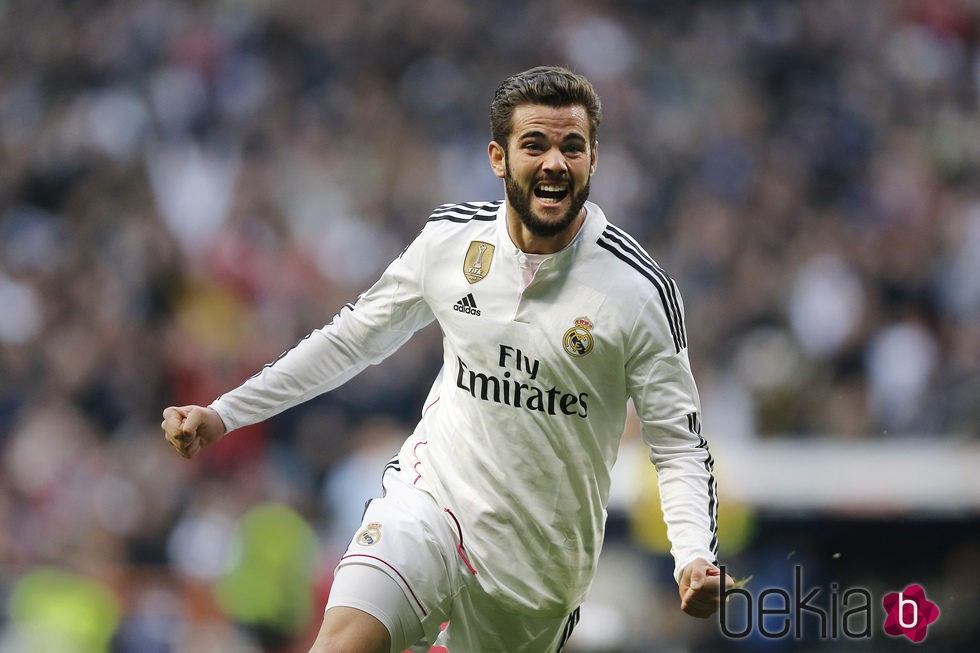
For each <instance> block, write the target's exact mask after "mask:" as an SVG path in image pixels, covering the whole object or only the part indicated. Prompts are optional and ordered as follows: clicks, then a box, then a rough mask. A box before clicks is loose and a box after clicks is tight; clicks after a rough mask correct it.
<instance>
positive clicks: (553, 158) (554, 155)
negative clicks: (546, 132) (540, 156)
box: [543, 147, 568, 174]
mask: <svg viewBox="0 0 980 653" xmlns="http://www.w3.org/2000/svg"><path fill="white" fill-rule="evenodd" d="M543 167H544V169H545V171H547V172H551V173H555V174H564V173H565V172H566V171H567V170H568V163H566V162H565V156H564V155H563V154H562V152H561V149H560V148H557V147H553V148H551V149H550V150H548V152H547V154H545V157H544V163H543Z"/></svg>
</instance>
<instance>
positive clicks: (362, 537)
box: [357, 522, 381, 546]
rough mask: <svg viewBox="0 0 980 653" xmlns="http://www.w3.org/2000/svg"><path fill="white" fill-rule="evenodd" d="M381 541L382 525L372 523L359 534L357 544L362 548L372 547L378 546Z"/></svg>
mask: <svg viewBox="0 0 980 653" xmlns="http://www.w3.org/2000/svg"><path fill="white" fill-rule="evenodd" d="M380 539H381V524H379V523H378V522H371V523H370V524H368V525H367V528H365V529H364V530H363V531H361V532H360V533H358V534H357V543H358V544H360V545H361V546H371V545H372V544H377V543H378V540H380Z"/></svg>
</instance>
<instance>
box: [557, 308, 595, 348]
mask: <svg viewBox="0 0 980 653" xmlns="http://www.w3.org/2000/svg"><path fill="white" fill-rule="evenodd" d="M593 326H594V325H593V324H592V321H591V320H590V319H589V318H587V317H577V318H575V326H573V327H572V328H571V329H569V330H568V331H566V332H565V335H564V337H562V340H561V344H562V347H563V348H564V349H565V353H566V354H568V355H569V356H585V355H586V354H588V353H589V352H590V351H592V348H593V347H594V346H595V339H594V338H593V337H592V328H593Z"/></svg>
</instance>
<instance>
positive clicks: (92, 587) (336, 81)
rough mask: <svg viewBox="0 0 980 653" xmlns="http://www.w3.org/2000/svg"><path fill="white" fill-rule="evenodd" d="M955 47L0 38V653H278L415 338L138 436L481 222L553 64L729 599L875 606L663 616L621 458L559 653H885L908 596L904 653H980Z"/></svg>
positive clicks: (973, 398) (598, 40)
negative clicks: (573, 83)
mask: <svg viewBox="0 0 980 653" xmlns="http://www.w3.org/2000/svg"><path fill="white" fill-rule="evenodd" d="M978 26H980V4H978V3H977V2H975V1H972V0H908V1H906V0H894V1H891V0H869V1H866V2H852V1H850V0H810V1H803V2H789V1H775V0H756V1H730V2H721V1H715V2H709V1H703V2H681V1H676V2H642V1H641V0H617V1H614V2H608V3H589V2H580V1H577V0H565V1H563V2H557V1H550V0H546V1H542V2H516V1H511V0H506V1H495V2H465V3H464V2H455V1H452V0H427V1H426V2H411V1H409V0H376V1H367V0H365V1H354V0H332V1H328V2H317V1H314V0H287V1H283V2H272V1H270V0H237V1H235V0H226V1H224V2H217V1H216V2H206V1H188V2H178V1H174V2H170V1H167V2H165V1H162V0H148V1H145V2H126V1H123V0H110V1H103V2H97V1H82V0H78V1H68V0H65V1H62V2H57V1H54V0H36V1H33V2H30V3H27V2H17V1H13V0H6V1H3V2H0V152H2V154H0V456H2V457H0V465H2V473H0V651H3V652H4V653H12V652H16V653H22V652H34V651H49V650H59V651H72V652H77V653H96V652H102V651H109V650H111V651H115V652H118V653H137V652H138V653H156V652H160V653H165V652H173V653H191V652H197V651H202V652H204V651H207V652H211V651H218V650H221V651H227V652H229V653H231V652H234V653H253V652H257V651H278V652H281V653H291V652H292V651H305V650H306V649H305V647H304V644H305V642H308V641H309V634H310V632H312V629H313V628H315V625H316V622H317V621H318V616H317V613H318V612H319V610H320V609H321V608H322V605H323V601H324V597H325V592H326V590H327V588H328V587H329V580H330V571H331V569H332V566H333V562H334V561H335V560H336V557H337V555H338V553H339V551H340V550H341V548H342V547H343V545H344V540H345V539H346V538H347V537H348V536H349V534H350V532H351V530H352V529H353V528H354V524H356V523H357V521H358V518H359V514H360V506H361V504H362V500H363V497H364V496H370V495H371V494H373V493H374V492H375V491H376V490H377V480H378V477H377V473H378V471H379V470H380V468H381V465H382V463H383V461H384V460H386V459H387V457H388V456H389V454H390V452H392V451H393V449H394V447H395V446H396V445H397V442H398V440H399V439H400V438H402V437H404V435H405V434H406V432H407V430H408V429H409V428H411V425H412V424H413V422H414V420H415V416H416V413H417V411H418V406H419V402H420V400H421V397H422V396H423V394H424V392H425V390H426V388H427V386H428V382H429V379H430V378H431V376H432V375H433V374H434V372H435V370H436V367H437V365H438V361H439V356H438V351H439V346H440V339H439V334H438V333H437V332H436V331H434V330H433V329H431V328H430V329H427V330H426V331H424V332H422V333H420V334H419V335H418V336H417V337H416V338H415V339H414V340H413V341H412V342H411V343H410V345H409V346H407V347H406V348H405V349H404V350H403V351H401V352H399V353H398V354H397V355H395V356H394V357H393V358H392V359H390V360H388V361H387V362H385V363H384V364H383V365H382V366H380V367H376V368H372V369H370V370H368V371H367V372H365V373H364V374H362V375H361V376H360V377H358V378H357V379H356V380H354V381H352V382H351V383H349V384H348V385H347V386H346V387H344V388H343V389H341V390H339V391H337V392H334V393H332V394H331V395H329V396H326V397H323V398H320V399H317V400H315V401H312V402H310V403H309V404H307V405H304V406H303V407H301V408H297V409H295V410H292V411H290V412H288V413H286V414H284V415H283V416H281V417H279V418H276V419H274V420H271V421H269V422H267V423H265V424H263V425H260V426H256V427H252V428H249V429H246V430H244V431H242V432H240V433H238V434H236V435H235V436H234V437H232V438H230V439H229V440H227V441H226V442H224V443H223V444H222V445H221V447H220V448H217V449H216V450H212V451H209V452H206V454H205V455H202V456H201V457H200V458H199V459H196V460H195V461H193V462H190V463H188V462H185V461H183V460H181V459H179V458H178V457H176V456H175V455H173V452H172V451H171V450H170V449H169V447H168V446H166V444H165V443H164V441H163V440H162V438H161V436H160V432H159V426H158V423H159V414H160V410H161V409H162V408H163V407H164V406H166V405H168V404H172V403H177V404H181V403H191V402H198V403H199V402H207V401H208V400H210V398H212V397H213V396H214V395H216V394H217V393H219V392H220V391H222V390H224V389H226V388H228V387H231V386H233V385H235V384H237V383H238V382H239V381H240V380H241V379H242V378H244V377H245V376H247V375H248V374H250V373H251V372H252V371H254V370H255V369H256V368H257V367H258V366H260V365H261V364H263V363H264V362H266V361H268V360H269V359H271V358H272V357H274V356H276V355H277V354H278V353H279V352H280V351H281V350H282V349H284V348H285V347H287V346H288V345H289V344H291V343H292V342H294V341H295V340H296V339H298V338H299V337H300V336H302V335H303V334H305V333H306V332H307V331H308V330H310V329H311V328H313V327H316V326H318V325H320V324H322V323H323V322H325V321H327V320H329V319H330V316H331V315H332V314H333V313H334V312H335V311H336V310H337V309H338V308H339V307H340V306H341V305H342V304H343V303H344V302H346V301H349V300H351V299H352V298H353V297H355V296H356V294H357V293H358V292H359V291H360V290H362V289H364V287H365V286H366V285H367V284H368V283H370V282H371V281H372V280H373V279H374V278H375V277H376V275H377V274H378V273H379V272H380V270H381V269H382V268H383V266H384V265H385V264H386V262H387V261H388V260H389V259H390V258H391V257H393V256H394V255H396V254H397V252H398V251H399V250H400V249H401V247H403V246H404V244H405V243H406V242H408V241H409V239H411V238H412V237H413V236H414V234H415V233H416V232H417V230H418V229H419V227H420V225H421V223H422V221H423V220H424V219H425V217H426V216H427V215H428V212H429V211H430V210H431V209H432V208H433V207H434V206H436V205H438V204H440V203H443V202H447V201H457V200H458V201H465V200H472V199H487V198H496V197H500V196H502V191H501V189H500V186H499V182H498V181H497V180H496V179H494V178H493V177H492V175H491V174H490V172H489V170H488V167H487V164H486V157H485V148H486V142H487V140H488V126H487V118H486V112H487V111H486V110H487V105H488V102H489V97H490V94H491V93H492V90H493V89H494V88H495V86H496V84H497V83H498V82H499V81H500V80H501V79H502V78H503V77H505V76H506V75H508V74H511V73H513V72H515V71H517V70H521V69H524V68H527V67H530V66H532V65H537V64H541V63H559V64H564V65H567V66H569V67H571V68H573V69H575V70H577V71H579V72H582V73H585V74H586V75H588V76H589V77H590V78H591V79H592V80H593V81H594V83H595V85H596V87H597V89H598V91H599V92H600V94H601V95H602V98H603V100H604V105H605V119H604V123H603V125H602V129H601V132H600V134H601V135H600V141H601V146H600V152H601V157H600V164H599V167H598V172H597V176H596V178H595V181H594V190H593V198H594V199H595V200H596V201H597V202H599V203H600V204H601V205H602V206H603V207H604V209H605V211H606V213H607V214H608V215H610V216H611V218H612V219H613V221H615V222H617V223H618V224H619V225H621V226H622V227H624V228H627V229H628V230H630V231H632V232H633V233H634V234H636V235H637V237H638V238H639V239H640V240H641V241H642V242H643V243H644V244H645V245H646V247H647V248H648V250H649V251H650V252H651V253H652V254H653V256H654V257H655V258H657V259H658V260H659V262H660V263H661V264H662V265H663V266H664V267H665V268H666V269H667V270H668V271H669V272H670V273H671V275H672V276H674V277H675V278H676V279H677V281H678V283H679V285H680V287H681V288H682V290H683V292H684V293H685V299H686V304H687V323H688V325H689V337H690V344H691V350H692V357H693V365H694V368H695V373H696V375H697V377H698V379H699V384H700V388H701V391H702V395H703V401H704V412H705V420H704V423H705V433H706V435H707V437H708V438H709V440H710V441H711V443H712V449H713V452H714V454H715V457H716V459H717V460H718V464H717V468H716V471H717V473H718V477H719V484H720V487H721V497H722V511H723V512H722V525H721V527H722V558H723V560H724V561H725V562H727V563H728V564H729V565H730V567H731V571H732V573H733V574H734V575H736V576H737V577H739V578H743V577H748V576H751V579H750V580H749V583H748V585H747V587H748V589H750V590H754V591H756V592H758V591H760V590H762V589H764V588H767V587H784V588H788V587H790V586H791V583H792V579H793V569H794V567H795V566H797V565H798V566H799V567H800V568H801V570H802V573H803V577H804V585H805V586H806V587H805V588H806V589H808V588H811V587H819V588H823V593H822V594H821V597H820V598H819V599H817V600H816V601H815V603H817V604H819V605H822V606H827V605H828V602H829V593H830V591H831V589H830V588H831V587H832V583H836V584H837V585H836V587H840V588H843V589H846V588H851V587H863V588H867V589H868V590H869V591H871V592H872V594H873V596H874V600H875V602H876V603H875V605H873V606H872V608H873V610H874V623H873V624H871V628H872V630H873V632H874V636H873V637H872V638H871V639H870V640H863V641H858V642H850V641H848V640H846V639H844V638H839V639H838V640H836V641H821V640H820V638H819V633H818V632H817V631H818V630H819V623H818V622H817V621H816V620H814V619H807V618H804V620H803V622H802V623H801V624H800V626H801V628H802V636H801V638H800V640H796V639H794V638H792V637H789V638H784V639H781V640H772V641H771V640H767V639H766V638H765V637H762V636H760V635H758V633H756V634H753V635H750V636H748V637H745V638H744V639H738V640H732V639H727V638H725V637H724V636H723V635H722V634H721V633H720V631H719V626H718V623H717V621H713V622H706V623H702V622H696V621H694V620H691V619H687V618H685V617H683V616H681V615H680V614H679V612H678V610H677V607H676V604H677V601H676V590H675V589H674V587H673V584H672V581H670V579H669V577H668V576H669V571H668V569H669V562H667V561H666V558H665V556H664V550H663V544H662V533H661V532H660V531H659V529H658V526H657V522H658V520H659V514H658V513H657V510H656V508H655V501H656V496H655V488H654V487H652V484H651V482H650V476H651V475H650V474H649V473H647V474H646V476H645V477H644V476H643V475H642V473H643V472H644V471H647V472H648V470H647V469H646V468H645V465H646V463H645V461H644V460H643V453H642V451H641V450H640V449H639V448H638V447H637V446H636V439H635V434H633V433H628V434H627V438H626V440H625V442H624V448H623V455H622V456H621V464H620V465H619V467H618V469H617V483H616V487H615V493H614V501H613V505H612V506H611V510H610V537H609V541H608V544H607V548H606V553H605V554H604V557H603V561H602V567H601V569H600V574H599V577H598V579H597V582H596V587H595V591H594V592H593V598H592V600H590V602H589V604H587V605H586V606H585V608H584V610H583V621H582V623H581V625H580V628H579V631H578V633H577V635H576V638H575V641H574V650H575V651H592V652H597V651H622V652H631V653H632V652H639V651H651V650H658V651H678V652H680V651H689V650H690V651H694V650H697V651H715V650H717V651H742V650H772V651H786V650H793V651H810V650H814V651H818V650H831V651H851V650H853V651H896V650H906V649H910V648H911V645H909V644H908V643H907V642H906V641H905V640H904V639H892V638H890V637H887V636H886V635H884V634H883V632H882V629H881V622H882V621H883V619H884V614H883V610H882V608H881V606H880V600H881V597H882V596H883V595H884V593H886V592H889V591H897V590H901V589H903V588H904V587H905V586H906V585H908V584H909V583H911V582H913V581H915V582H919V583H921V584H922V585H923V586H924V587H925V589H926V592H927V595H928V596H929V598H930V599H932V600H934V601H936V602H937V603H938V604H939V606H940V609H941V616H940V619H939V621H938V622H937V623H936V624H935V625H933V626H932V627H931V628H930V630H929V635H928V639H927V640H926V642H925V643H924V644H921V645H920V646H919V647H917V650H944V651H972V650H975V646H976V644H975V642H976V641H980V630H978V621H977V619H976V615H977V614H978V613H980V586H978V582H977V579H978V577H980V536H978V531H980V529H977V524H978V520H977V515H978V507H980V481H978V477H977V473H976V471H975V470H976V469H977V464H978V462H980V450H978V444H977V436H978V435H980V186H978V185H977V181H978V175H977V165H978V162H980V122H978V120H977V97H978V91H980V49H978V36H980V34H978ZM733 623H734V622H733ZM777 625H778V624H777ZM733 628H734V626H733ZM773 629H777V628H776V626H771V627H770V630H773Z"/></svg>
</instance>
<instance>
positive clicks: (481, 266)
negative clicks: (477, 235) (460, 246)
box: [463, 240, 493, 283]
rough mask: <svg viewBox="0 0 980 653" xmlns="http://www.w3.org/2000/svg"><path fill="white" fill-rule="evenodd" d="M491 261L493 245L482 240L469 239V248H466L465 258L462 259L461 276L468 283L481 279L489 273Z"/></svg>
mask: <svg viewBox="0 0 980 653" xmlns="http://www.w3.org/2000/svg"><path fill="white" fill-rule="evenodd" d="M492 262H493V245H491V244H490V243H485V242H483V241H482V240H474V241H471V242H470V248H469V249H468V250H466V258H464V259H463V276H464V277H466V280H467V281H469V282H470V283H476V282H477V281H482V280H483V277H485V276H487V274H489V272H490V264H491V263H492Z"/></svg>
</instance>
